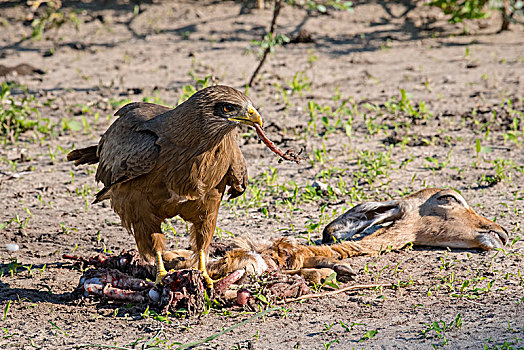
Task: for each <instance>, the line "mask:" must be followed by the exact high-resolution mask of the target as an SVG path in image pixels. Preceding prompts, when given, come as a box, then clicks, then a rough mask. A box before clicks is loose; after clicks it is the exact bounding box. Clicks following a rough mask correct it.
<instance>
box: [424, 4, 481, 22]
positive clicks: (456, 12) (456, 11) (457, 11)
mask: <svg viewBox="0 0 524 350" xmlns="http://www.w3.org/2000/svg"><path fill="white" fill-rule="evenodd" d="M487 3H488V1H487V0H433V1H430V2H429V3H428V4H427V5H428V6H434V7H438V8H439V9H441V10H442V12H444V14H446V15H449V16H450V18H449V22H450V23H461V22H463V21H464V20H467V19H481V18H486V17H488V16H489V14H488V13H487V12H486V11H485V9H484V7H485V6H486V4H487Z"/></svg>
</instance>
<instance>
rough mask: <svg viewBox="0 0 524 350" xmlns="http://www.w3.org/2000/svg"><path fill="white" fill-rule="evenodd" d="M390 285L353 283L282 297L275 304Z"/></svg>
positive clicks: (388, 284)
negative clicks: (317, 291)
mask: <svg viewBox="0 0 524 350" xmlns="http://www.w3.org/2000/svg"><path fill="white" fill-rule="evenodd" d="M391 286H392V285H391V283H382V284H381V283H377V284H357V285H354V286H349V287H345V288H340V289H337V290H331V291H329V292H324V293H318V294H306V295H302V296H300V297H298V298H293V299H283V300H279V301H277V302H276V304H284V303H291V302H295V301H300V300H306V299H314V298H323V297H329V296H332V295H336V294H340V293H344V292H347V291H350V290H355V289H370V288H378V287H391Z"/></svg>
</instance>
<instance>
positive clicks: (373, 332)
mask: <svg viewBox="0 0 524 350" xmlns="http://www.w3.org/2000/svg"><path fill="white" fill-rule="evenodd" d="M377 333H378V331H377V330H376V329H372V330H369V331H367V332H366V333H364V335H363V336H362V338H360V340H359V341H358V342H359V343H362V342H364V341H366V340H370V339H373V338H374V337H375V336H376V335H377Z"/></svg>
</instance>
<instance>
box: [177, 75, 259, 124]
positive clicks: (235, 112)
mask: <svg viewBox="0 0 524 350" xmlns="http://www.w3.org/2000/svg"><path fill="white" fill-rule="evenodd" d="M187 102H188V103H195V104H196V105H197V106H199V107H200V108H203V111H204V114H205V115H204V116H205V117H206V118H207V119H208V120H212V121H213V122H217V123H221V124H223V123H227V124H229V125H240V124H246V125H249V126H254V125H255V124H258V125H260V126H262V118H261V117H260V114H259V113H258V112H257V110H256V109H255V107H253V103H252V102H251V100H250V99H249V97H247V96H246V95H245V94H243V93H242V92H240V91H238V90H237V89H234V88H232V87H229V86H224V85H215V86H210V87H207V88H205V89H202V90H200V91H198V92H196V93H195V94H194V95H193V96H191V98H190V99H189V100H188V101H187Z"/></svg>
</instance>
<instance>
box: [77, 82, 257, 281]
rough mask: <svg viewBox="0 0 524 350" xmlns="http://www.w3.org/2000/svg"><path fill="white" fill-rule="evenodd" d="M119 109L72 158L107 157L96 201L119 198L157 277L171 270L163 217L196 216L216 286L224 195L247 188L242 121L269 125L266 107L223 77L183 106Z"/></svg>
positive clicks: (198, 245) (197, 239) (202, 259)
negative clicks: (214, 245)
mask: <svg viewBox="0 0 524 350" xmlns="http://www.w3.org/2000/svg"><path fill="white" fill-rule="evenodd" d="M115 115H116V116H118V117H119V118H118V119H117V120H116V121H115V122H114V123H113V124H112V125H111V126H110V127H109V129H108V130H107V131H106V132H105V133H104V135H102V138H101V139H100V142H99V143H98V145H96V146H91V147H87V148H82V149H77V150H73V151H72V152H70V153H69V154H68V155H67V159H68V160H70V161H75V165H79V164H95V163H99V165H98V169H97V172H96V180H97V181H101V182H102V183H103V184H104V188H103V189H102V190H101V191H100V192H98V193H97V195H96V200H95V202H99V201H102V200H105V199H110V200H111V206H112V208H113V209H114V211H115V212H116V213H117V214H118V215H119V216H120V219H121V220H122V225H123V226H124V227H125V228H126V229H127V231H128V232H129V233H131V234H133V236H134V238H135V241H136V244H137V247H138V250H139V252H140V255H141V256H142V258H144V259H146V260H147V261H152V260H153V259H154V261H155V264H156V270H157V273H156V283H157V284H159V283H161V281H162V278H163V277H164V276H165V275H166V274H167V272H166V270H165V267H164V263H163V260H162V252H163V250H164V247H165V236H164V235H163V234H162V231H161V223H162V222H163V221H164V220H165V219H166V218H171V217H174V216H177V215H178V216H180V217H182V218H183V219H184V220H186V221H189V222H191V223H192V227H191V242H192V249H193V250H194V252H195V257H196V259H198V269H199V270H201V271H202V273H203V276H204V278H205V280H206V282H207V284H208V285H209V286H210V287H212V286H213V281H212V279H211V278H210V277H209V275H208V273H207V270H206V256H207V251H208V248H209V244H210V243H211V240H212V237H213V234H214V232H215V227H216V221H217V215H218V209H219V205H220V202H221V200H222V196H223V194H224V192H225V191H226V188H227V187H229V190H228V194H229V198H235V197H238V196H240V195H241V194H242V193H243V192H244V191H245V189H246V183H247V167H246V163H245V159H244V157H243V155H242V153H241V151H240V149H239V147H238V144H237V142H236V135H237V131H236V130H237V126H239V125H240V124H246V125H250V126H255V124H257V125H258V126H262V118H261V117H260V114H259V113H258V112H257V111H256V109H255V108H254V107H253V104H252V102H251V101H250V99H249V98H248V97H247V96H246V95H244V94H243V93H242V92H240V91H238V90H236V89H234V88H232V87H228V86H220V85H217V86H212V87H208V88H205V89H202V90H200V91H198V92H196V93H195V94H194V95H193V96H192V97H191V98H189V99H188V100H187V101H185V102H184V103H182V104H180V105H179V106H178V107H176V108H175V109H170V108H168V107H164V106H160V105H156V104H151V103H144V102H137V103H130V104H127V105H126V106H124V107H122V108H121V109H120V110H119V111H118V112H116V114H115Z"/></svg>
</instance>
